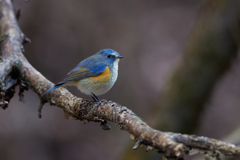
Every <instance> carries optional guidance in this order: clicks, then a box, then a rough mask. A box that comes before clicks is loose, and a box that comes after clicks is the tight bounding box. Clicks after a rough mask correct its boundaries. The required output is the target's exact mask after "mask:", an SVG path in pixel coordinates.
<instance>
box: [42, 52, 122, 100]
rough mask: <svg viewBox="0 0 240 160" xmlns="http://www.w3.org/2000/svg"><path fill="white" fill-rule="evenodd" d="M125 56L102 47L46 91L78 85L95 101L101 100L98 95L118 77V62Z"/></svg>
mask: <svg viewBox="0 0 240 160" xmlns="http://www.w3.org/2000/svg"><path fill="white" fill-rule="evenodd" d="M121 58H123V56H120V55H119V53H118V52H116V51H115V50H112V49H102V50H100V51H99V52H98V53H96V54H94V55H92V56H90V57H88V58H86V59H84V60H83V61H81V62H80V63H79V64H78V65H77V66H76V67H75V68H73V69H72V70H71V71H70V72H69V73H68V74H67V75H66V77H65V79H64V80H63V81H61V82H59V83H57V84H55V85H54V86H53V87H52V88H50V89H48V90H47V91H46V92H45V93H43V94H42V96H43V95H45V94H46V93H48V92H50V91H52V90H54V89H56V88H58V87H60V86H62V87H66V86H76V87H77V88H78V89H79V90H80V91H81V92H82V93H84V94H86V95H91V97H92V98H93V100H94V101H95V102H98V101H100V99H99V98H98V97H97V96H99V95H103V94H105V93H106V92H108V91H109V90H110V89H111V88H112V86H113V85H114V83H115V82H116V80H117V77H118V63H119V61H120V59H121Z"/></svg>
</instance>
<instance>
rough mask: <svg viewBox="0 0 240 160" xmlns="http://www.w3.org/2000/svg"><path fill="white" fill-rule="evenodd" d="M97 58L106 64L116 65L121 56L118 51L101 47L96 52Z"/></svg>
mask: <svg viewBox="0 0 240 160" xmlns="http://www.w3.org/2000/svg"><path fill="white" fill-rule="evenodd" d="M97 54H98V55H99V58H101V60H103V61H104V62H105V63H106V64H108V65H113V66H115V65H118V62H119V60H120V59H121V58H123V56H120V55H119V53H118V52H116V51H114V50H112V49H103V50H101V51H99V52H98V53H97Z"/></svg>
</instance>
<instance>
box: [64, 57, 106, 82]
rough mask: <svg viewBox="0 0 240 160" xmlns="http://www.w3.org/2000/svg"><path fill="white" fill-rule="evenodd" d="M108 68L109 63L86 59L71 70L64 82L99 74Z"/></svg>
mask: <svg viewBox="0 0 240 160" xmlns="http://www.w3.org/2000/svg"><path fill="white" fill-rule="evenodd" d="M106 68H107V65H106V64H105V63H102V62H96V61H93V60H89V59H85V60H84V61H82V62H81V63H79V64H78V66H77V67H75V68H74V69H73V70H71V71H70V72H69V73H68V74H67V76H66V78H65V79H64V81H63V82H65V83H66V82H69V81H77V80H80V79H83V78H87V77H91V76H97V75H99V74H100V73H102V72H103V71H104V70H105V69H106Z"/></svg>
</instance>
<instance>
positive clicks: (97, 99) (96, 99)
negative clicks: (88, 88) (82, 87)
mask: <svg viewBox="0 0 240 160" xmlns="http://www.w3.org/2000/svg"><path fill="white" fill-rule="evenodd" d="M91 96H92V98H93V100H94V101H95V102H99V101H100V99H99V98H98V97H97V96H96V95H95V94H93V93H91Z"/></svg>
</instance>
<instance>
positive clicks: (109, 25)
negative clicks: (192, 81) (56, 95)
mask: <svg viewBox="0 0 240 160" xmlns="http://www.w3.org/2000/svg"><path fill="white" fill-rule="evenodd" d="M203 3H204V2H203V1H199V0H181V1H179V0H148V1H144V0H131V1H129V0H121V1H116V0H115V1H113V0H102V1H94V0H88V1H84V0H68V1H66V0H41V1H39V0H30V1H27V2H25V1H23V0H14V6H15V8H16V9H18V8H19V9H21V17H20V20H19V26H20V28H21V29H22V31H23V32H24V33H25V34H26V36H27V37H28V38H30V39H31V41H32V42H31V44H27V45H25V56H26V58H27V59H28V61H29V62H30V63H31V64H32V65H33V66H34V67H35V68H36V69H37V70H38V71H40V72H41V73H42V74H43V75H44V76H45V77H46V78H48V79H49V80H50V81H52V82H53V83H57V82H59V81H61V80H62V79H63V78H64V77H65V75H66V74H67V73H68V71H70V70H71V69H72V68H73V67H75V66H76V65H77V64H78V63H79V62H80V61H81V60H83V59H84V58H86V57H88V56H90V55H92V54H94V53H96V52H98V51H99V50H100V49H103V48H112V49H114V50H116V51H118V52H119V53H120V55H122V56H124V58H123V59H122V60H121V61H120V64H119V78H118V80H117V82H116V84H115V85H114V87H113V88H112V89H111V90H110V91H109V92H108V93H107V94H105V95H103V96H100V98H104V99H107V100H113V101H116V102H118V103H120V104H121V105H124V106H127V107H128V108H130V109H131V110H133V111H134V112H135V113H136V114H137V115H138V116H140V117H141V118H143V119H144V120H146V121H147V122H148V124H149V125H150V126H155V128H157V129H159V130H164V128H158V126H157V125H156V123H157V122H158V121H157V122H154V120H155V117H153V116H151V115H152V112H153V111H152V108H156V107H155V106H156V104H158V100H159V99H161V98H160V97H161V95H162V94H164V88H165V87H166V84H168V81H169V79H170V77H171V76H172V74H174V71H176V70H177V69H178V65H179V64H180V63H181V62H182V60H183V58H182V57H183V54H184V51H185V47H186V46H187V45H188V44H189V43H190V42H189V41H190V37H191V34H192V32H193V28H194V26H195V24H196V23H197V21H198V19H199V13H200V12H201V9H202V7H203ZM239 60H240V59H239V56H238V55H237V54H236V56H235V57H234V58H233V61H232V63H231V65H230V67H229V68H228V69H227V70H226V72H224V73H222V76H219V78H218V80H217V81H216V83H214V85H213V89H212V91H211V94H209V95H207V96H208V97H209V98H207V100H206V101H204V104H203V106H204V108H203V109H202V110H201V112H200V111H199V117H200V118H199V121H198V122H197V123H196V124H195V126H194V127H193V126H186V127H187V128H194V129H192V130H191V129H190V130H189V133H191V134H196V135H201V136H207V137H212V138H216V139H223V138H225V137H226V136H228V135H229V134H230V133H231V132H232V131H233V130H234V129H235V128H237V127H238V126H239V121H240V116H239V113H240V106H239V105H240V99H239V96H240V85H239V82H240V72H239V71H240V63H239ZM68 89H69V90H70V91H71V92H72V93H73V94H74V95H76V96H78V97H83V98H87V99H90V97H88V96H85V95H83V94H82V93H80V92H79V91H78V90H77V89H76V88H71V87H69V88H68ZM24 95H25V102H24V103H22V102H20V101H19V98H18V96H17V94H16V95H15V97H14V99H12V100H11V102H10V105H9V107H8V108H7V109H6V110H0V126H1V129H0V159H4V160H26V159H29V160H30V159H31V160H43V159H44V160H66V159H71V160H78V159H84V160H91V159H96V160H103V159H104V160H113V159H127V157H128V154H132V151H131V149H130V147H131V146H133V145H134V142H133V141H132V140H130V138H129V134H128V133H127V132H125V131H121V130H120V129H119V128H118V127H115V125H114V124H113V123H110V125H111V127H112V128H111V130H110V131H103V130H102V129H101V127H100V126H99V124H97V123H88V124H87V125H84V124H82V123H81V121H75V120H72V119H69V120H67V119H65V118H64V114H63V111H62V109H60V108H58V107H55V106H50V105H48V104H46V105H44V107H43V111H42V112H43V113H42V114H43V117H42V118H41V119H39V118H38V116H37V115H38V112H37V110H38V105H39V103H40V101H39V98H38V96H37V95H36V94H35V93H34V92H33V91H31V90H29V91H27V92H25V94H24ZM179 96H180V95H179ZM173 101H174V99H173ZM162 114H163V113H162ZM155 116H156V114H155ZM168 131H174V129H173V130H168ZM180 132H181V131H180ZM142 152H144V148H143V147H142V148H140V149H138V150H137V151H136V152H135V153H133V155H136V157H137V155H140V153H142ZM152 152H154V155H153V153H152ZM155 153H156V150H155V151H151V152H148V153H145V152H144V154H145V156H144V157H142V159H159V158H160V155H158V154H155ZM129 157H130V156H129ZM133 157H134V156H133ZM187 158H188V159H191V158H190V157H187ZM132 159H134V158H132Z"/></svg>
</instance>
